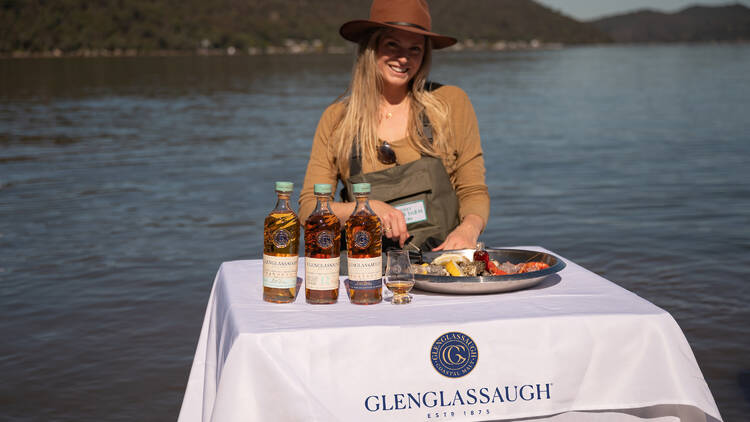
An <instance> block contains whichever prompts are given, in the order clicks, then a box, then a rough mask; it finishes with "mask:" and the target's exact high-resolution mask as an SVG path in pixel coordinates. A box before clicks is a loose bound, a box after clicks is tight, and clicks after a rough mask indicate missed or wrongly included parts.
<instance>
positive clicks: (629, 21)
mask: <svg viewBox="0 0 750 422" xmlns="http://www.w3.org/2000/svg"><path fill="white" fill-rule="evenodd" d="M592 24H593V25H595V26H596V27H597V28H599V29H601V30H602V31H604V32H606V33H607V34H608V35H609V36H610V37H612V39H613V40H614V41H615V42H626V43H637V42H706V41H748V40H750V8H747V7H745V6H743V5H741V4H734V5H729V6H719V7H701V6H696V7H689V8H687V9H684V10H682V11H680V12H677V13H660V12H655V11H650V10H642V11H639V12H635V13H628V14H625V15H618V16H611V17H607V18H604V19H599V20H595V21H593V22H592Z"/></svg>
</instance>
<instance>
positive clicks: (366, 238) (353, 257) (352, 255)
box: [345, 183, 383, 305]
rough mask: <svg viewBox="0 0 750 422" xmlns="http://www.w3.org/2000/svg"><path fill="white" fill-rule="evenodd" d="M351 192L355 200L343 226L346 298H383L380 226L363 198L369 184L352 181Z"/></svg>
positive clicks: (361, 300)
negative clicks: (346, 273)
mask: <svg viewBox="0 0 750 422" xmlns="http://www.w3.org/2000/svg"><path fill="white" fill-rule="evenodd" d="M352 193H354V198H355V200H356V201H357V202H356V204H355V206H354V212H353V213H352V215H351V216H350V217H349V219H348V220H347V221H346V230H345V231H346V245H347V258H348V259H347V261H348V274H349V289H348V293H349V301H350V302H351V303H355V304H358V305H371V304H375V303H379V302H380V301H382V300H383V267H382V262H383V258H382V240H381V237H382V226H381V223H380V218H378V216H377V215H375V213H374V212H373V211H372V208H370V203H369V201H368V199H367V197H368V196H369V194H370V184H369V183H356V184H354V185H353V186H352Z"/></svg>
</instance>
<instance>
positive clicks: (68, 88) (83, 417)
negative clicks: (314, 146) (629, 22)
mask: <svg viewBox="0 0 750 422" xmlns="http://www.w3.org/2000/svg"><path fill="white" fill-rule="evenodd" d="M351 63H352V58H351V57H350V56H348V55H316V56H269V57H240V56H235V57H162V58H156V57H144V58H96V59H81V58H70V59H67V58H66V59H14V60H0V309H1V310H2V314H3V318H2V319H1V320H0V333H1V334H2V337H3V342H0V373H2V379H3V381H4V382H2V383H0V407H1V408H2V409H3V410H2V414H3V417H2V419H4V420H9V421H55V420H76V421H102V420H108V421H131V420H140V421H164V420H174V419H175V418H176V417H177V414H178V412H179V407H180V403H181V400H182V395H183V392H184V389H185V385H186V382H187V377H188V373H189V369H190V365H191V362H192V358H193V354H194V352H195V347H196V342H197V339H198V334H199V331H200V326H201V322H202V319H203V313H204V311H205V307H206V304H207V300H208V295H209V292H210V289H211V285H212V282H213V277H214V275H215V273H216V270H217V269H218V267H219V265H220V264H221V262H223V261H228V260H235V259H249V258H258V257H260V253H261V252H260V251H261V242H262V221H263V217H264V216H265V215H266V213H267V212H268V211H269V210H270V209H271V208H272V206H273V204H274V198H275V197H274V193H273V185H272V184H273V181H275V180H279V179H287V180H291V181H294V182H295V184H296V186H297V187H299V186H301V182H302V179H303V176H304V171H305V165H306V159H307V155H308V151H309V147H310V143H311V139H312V136H313V132H314V130H315V126H316V123H317V120H318V118H319V117H320V113H321V112H322V110H323V109H324V108H325V106H326V105H327V104H329V103H330V102H331V101H333V100H334V99H335V98H336V97H337V96H338V95H339V94H340V93H342V92H343V90H344V88H345V87H346V83H347V80H348V73H349V69H350V67H351ZM435 63H436V64H435V67H434V69H433V72H432V76H433V79H434V80H437V81H440V82H442V83H448V84H455V85H459V86H461V87H462V88H463V89H464V90H466V91H467V92H468V94H469V96H470V98H471V99H472V101H473V103H474V106H475V109H476V112H477V116H478V119H479V124H480V130H481V133H482V142H483V146H484V150H485V158H486V163H487V182H488V185H489V188H490V192H491V196H492V216H491V220H490V225H489V227H488V229H487V230H486V233H485V234H484V235H483V240H484V241H485V242H486V243H487V244H488V245H491V246H514V245H539V246H543V247H546V248H547V249H550V250H552V251H554V252H556V253H558V254H560V255H562V256H565V257H567V258H570V259H572V260H574V261H575V262H577V263H579V264H581V265H583V266H585V267H586V268H588V269H590V270H592V271H594V272H596V273H598V274H601V275H602V276H604V277H606V278H608V279H609V280H612V281H613V282H615V283H617V284H619V285H621V286H623V287H625V288H627V289H629V290H631V291H633V292H635V293H637V294H638V295H640V296H642V297H644V298H645V299H647V300H649V301H651V302H653V303H655V304H656V305H658V306H660V307H662V308H664V309H666V310H667V311H669V312H670V313H671V314H672V315H673V316H674V317H675V319H676V320H677V322H678V323H679V325H680V326H681V328H682V329H683V331H684V333H685V335H686V337H687V339H688V341H689V342H690V345H691V346H692V348H693V351H694V352H695V355H696V358H697V360H698V363H699V365H700V367H701V369H702V371H703V374H704V375H705V377H706V379H707V381H708V384H709V387H710V388H711V391H712V393H713V395H714V397H715V399H716V401H717V403H718V406H719V408H720V410H721V412H722V416H723V417H724V419H725V420H726V421H741V420H745V417H746V415H747V414H749V413H750V401H749V399H748V396H749V395H750V392H749V391H748V390H749V389H750V387H748V383H749V382H748V377H750V324H748V321H750V312H749V311H748V310H749V307H748V300H749V299H750V291H749V290H750V289H749V288H748V283H747V280H748V278H749V277H748V275H749V274H750V271H748V268H750V230H748V227H749V226H750V185H749V184H748V180H750V123H749V122H750V119H748V108H750V72H748V69H750V45H748V44H744V45H743V44H738V45H670V46H646V47H634V46H630V47H589V48H566V49H561V50H552V51H527V52H510V53H508V52H506V53H490V52H481V53H440V54H438V55H437V56H436V58H435ZM295 199H296V195H295Z"/></svg>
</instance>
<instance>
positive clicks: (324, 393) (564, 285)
mask: <svg viewBox="0 0 750 422" xmlns="http://www.w3.org/2000/svg"><path fill="white" fill-rule="evenodd" d="M518 248H521V249H534V250H540V251H544V252H548V253H553V252H550V251H547V250H545V249H543V248H539V247H518ZM556 255H557V254H556ZM557 256H559V255H557ZM561 258H562V259H563V260H564V261H565V262H566V264H567V265H566V267H565V269H563V270H562V271H561V272H559V273H558V274H555V275H552V276H550V277H548V278H546V279H545V280H544V281H543V282H541V283H540V284H539V285H537V286H534V287H532V288H530V289H526V290H521V291H516V292H508V293H502V294H492V295H474V296H458V295H453V296H452V295H439V294H431V293H427V292H420V291H414V301H413V302H412V303H411V304H409V305H401V306H397V305H393V304H390V303H388V302H383V303H381V304H378V305H371V306H362V305H354V304H351V303H349V301H348V299H347V297H346V294H345V290H344V289H343V288H342V289H341V295H340V297H339V302H338V303H336V304H334V305H309V304H307V303H306V302H305V298H304V285H302V286H301V287H302V289H301V291H302V292H301V294H299V295H298V297H297V300H296V301H295V302H294V303H292V304H272V303H266V302H264V301H263V300H262V287H261V285H262V284H261V271H262V263H261V261H260V260H246V261H233V262H225V263H223V264H222V265H221V267H220V268H219V271H218V273H217V275H216V279H215V281H214V285H213V289H212V291H211V295H210V298H209V302H208V306H207V309H206V314H205V318H204V321H203V327H202V330H201V334H200V338H199V341H198V346H197V350H196V353H195V358H194V361H193V366H192V369H191V371H190V377H189V380H188V383H187V387H186V391H185V396H184V399H183V403H182V408H181V411H180V415H179V422H193V421H203V422H208V421H214V422H228V421H326V422H331V421H376V420H377V421H407V420H408V421H440V420H448V421H465V420H508V419H511V420H516V419H519V418H529V419H524V420H551V421H558V422H560V421H582V420H606V421H617V420H623V421H632V420H642V419H648V420H649V421H652V422H653V421H659V422H662V421H677V420H681V421H717V420H721V416H720V414H719V411H718V409H717V407H716V404H715V402H714V399H713V397H712V395H711V392H710V391H709V389H708V386H707V384H706V382H705V380H704V378H703V375H702V373H701V371H700V368H699V367H698V365H697V363H696V360H695V357H694V355H693V353H692V350H691V349H690V346H689V345H688V343H687V341H686V339H685V337H684V335H683V333H682V331H681V330H680V328H679V326H678V325H677V323H676V322H675V320H674V319H673V318H672V316H671V315H670V314H669V313H667V312H666V311H664V310H663V309H660V308H659V307H657V306H655V305H653V304H651V303H650V302H648V301H646V300H644V299H642V298H640V297H639V296H637V295H635V294H634V293H631V292H629V291H627V290H625V289H623V288H621V287H619V286H617V285H615V284H613V283H612V282H610V281H608V280H606V279H604V278H602V277H600V276H598V275H596V274H594V273H592V272H590V271H588V270H586V269H584V268H582V267H581V266H579V265H576V264H575V263H573V262H571V261H569V260H567V259H565V258H563V257H561ZM299 276H300V277H303V276H304V260H303V259H301V261H300V265H299ZM344 278H345V277H342V282H343V280H344ZM451 333H453V334H451ZM433 362H434V363H433ZM443 365H444V366H443ZM451 365H453V366H451ZM456 365H457V366H456ZM472 365H473V368H470V367H471V366H472ZM441 366H443V367H442V370H443V372H444V373H446V374H447V375H444V374H441V373H440V372H438V369H437V368H439V367H441ZM446 367H448V369H451V368H453V369H455V368H459V367H460V368H459V369H458V370H457V371H458V372H455V371H454V372H450V371H448V370H447V369H446ZM463 373H465V374H463ZM455 375H458V376H455Z"/></svg>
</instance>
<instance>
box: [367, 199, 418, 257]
mask: <svg viewBox="0 0 750 422" xmlns="http://www.w3.org/2000/svg"><path fill="white" fill-rule="evenodd" d="M370 207H371V208H372V210H373V211H375V214H377V215H378V217H379V218H380V222H381V223H383V235H384V236H385V237H387V238H389V239H391V240H393V241H398V244H399V245H401V247H403V246H404V242H406V239H408V238H409V231H408V230H406V218H405V217H404V213H402V212H401V211H399V210H397V209H396V208H393V207H392V206H390V205H388V204H386V203H385V202H383V201H376V200H370Z"/></svg>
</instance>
